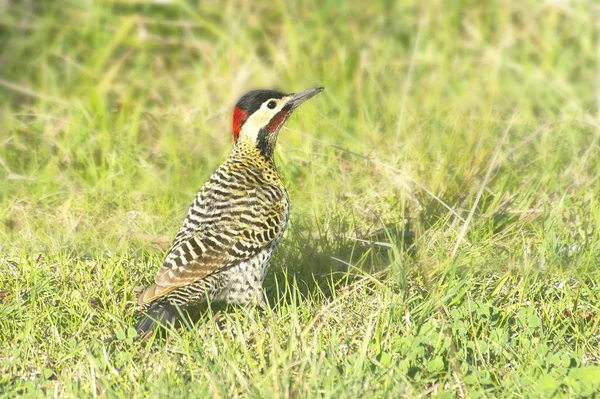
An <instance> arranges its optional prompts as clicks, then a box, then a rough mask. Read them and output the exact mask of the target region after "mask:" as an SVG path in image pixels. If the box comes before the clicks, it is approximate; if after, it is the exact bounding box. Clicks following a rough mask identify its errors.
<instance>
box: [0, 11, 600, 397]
mask: <svg viewBox="0 0 600 399" xmlns="http://www.w3.org/2000/svg"><path fill="white" fill-rule="evenodd" d="M599 18H600V7H599V6H598V5H597V4H596V3H595V2H594V1H592V0H589V1H586V0H580V1H569V2H567V1H536V0H519V1H511V0H495V1H493V0H489V1H475V0H472V1H470V0H453V1H442V0H438V1H435V0H434V1H427V2H421V1H398V2H395V1H374V2H369V3H368V4H367V3H366V2H359V1H348V2H341V1H310V0H309V1H305V2H302V3H299V2H298V3H296V2H283V1H272V2H249V1H234V2H218V1H206V2H188V1H176V0H173V1H170V0H163V1H144V0H139V1H135V0H132V1H100V2H92V1H73V0H72V1H63V2H52V1H34V0H29V1H27V0H23V1H16V0H4V1H1V2H0V252H1V255H0V315H3V316H2V317H1V319H2V320H0V330H1V332H0V371H2V373H0V374H2V376H0V392H1V391H3V390H4V391H5V392H7V395H9V396H11V395H16V394H22V395H33V396H36V395H40V394H46V395H51V394H53V392H54V390H56V392H59V393H60V394H61V395H66V396H71V395H72V396H89V395H108V396H111V395H114V396H117V397H118V396H121V395H125V396H130V395H134V396H147V395H155V396H157V395H158V396H160V395H182V394H183V393H184V392H188V391H187V389H191V390H192V391H193V392H202V393H203V394H205V395H212V396H214V397H219V396H224V397H230V396H235V395H241V396H265V397H268V396H281V397H295V396H300V397H311V396H313V395H314V394H315V393H316V392H320V394H321V395H323V396H329V397H340V395H348V394H350V395H367V396H374V397H386V396H388V397H398V395H404V396H408V397H416V396H419V395H421V394H424V395H437V394H442V393H443V391H444V390H445V389H447V390H448V391H447V392H450V393H451V395H458V396H459V397H461V396H460V395H467V396H478V395H484V396H485V395H498V396H505V395H517V394H519V395H525V396H527V395H533V396H539V395H541V396H546V395H550V394H556V395H559V396H560V395H566V396H572V395H575V396H576V395H585V394H589V393H590V392H593V391H594V390H596V389H600V387H598V386H595V385H586V384H585V383H582V382H581V381H582V380H583V381H591V380H593V379H594V378H595V379H596V380H598V377H599V376H600V371H599V370H598V369H597V368H596V369H590V368H588V367H587V366H588V365H590V364H595V363H596V362H597V359H598V349H597V348H598V337H599V335H600V332H599V330H598V325H599V323H598V322H599V321H600V316H599V315H598V313H597V311H598V303H600V289H599V288H598V286H597V283H596V281H597V277H598V274H597V266H598V264H599V262H600V240H599V233H598V226H600V208H599V205H598V198H600V188H599V184H598V178H599V176H600V156H599V152H600V144H599V140H600V133H599V132H600V28H599V26H600V25H599V24H598V21H599ZM321 85H322V86H325V87H326V90H325V92H324V93H323V94H321V95H320V96H318V97H316V98H315V99H314V100H311V101H310V102H309V103H307V104H306V105H304V106H303V107H302V109H300V110H298V112H296V113H295V115H294V116H293V117H292V118H291V119H290V120H289V121H288V122H287V123H286V128H284V130H283V131H282V132H281V134H280V137H279V141H278V147H277V150H276V160H277V164H278V168H279V170H280V171H281V174H282V175H283V178H284V180H285V182H286V185H287V187H288V190H289V192H290V196H291V200H292V221H291V225H290V229H289V233H288V234H287V236H286V238H285V239H284V241H283V243H282V246H281V248H280V250H279V251H278V253H277V256H276V258H275V260H274V263H273V267H272V270H273V273H272V274H271V275H270V276H269V278H268V279H267V284H266V290H267V295H268V296H269V298H270V302H271V304H272V305H273V307H274V309H275V311H276V312H277V313H278V314H279V316H280V319H279V321H278V322H276V323H274V324H273V323H271V324H270V323H269V322H267V321H265V320H255V319H254V318H252V317H249V316H247V315H245V313H244V312H243V310H237V311H235V310H234V311H233V314H227V315H226V316H225V317H226V321H225V322H224V323H225V325H226V326H229V327H230V328H229V329H228V328H223V331H231V329H234V330H235V327H236V326H239V325H242V326H245V327H244V328H242V329H241V330H242V331H245V330H247V329H256V331H257V334H258V335H259V336H263V335H264V337H263V338H262V339H264V340H265V341H264V342H263V343H261V344H257V343H256V342H250V343H249V342H248V341H247V340H245V341H244V340H242V341H240V340H239V339H241V338H239V337H237V336H236V337H237V338H235V339H234V338H233V337H229V336H228V335H227V334H226V333H224V332H223V331H221V330H218V329H217V330H215V331H213V330H210V328H212V327H210V325H209V326H206V325H202V323H201V327H199V329H196V330H194V331H193V332H184V333H182V336H178V338H177V339H174V341H171V342H170V343H169V344H168V345H167V346H166V347H164V346H163V345H162V344H149V346H144V345H143V344H139V343H137V342H136V341H131V339H130V338H131V337H129V336H128V335H127V334H129V330H128V326H130V325H132V324H133V323H134V320H135V291H136V289H135V288H136V287H137V286H143V285H146V284H148V283H149V282H150V281H151V280H152V278H153V276H154V274H155V272H156V270H157V269H158V267H159V265H160V263H161V261H162V258H163V256H164V247H165V245H168V244H169V242H170V239H171V237H172V236H173V235H174V233H175V232H176V231H177V229H178V228H179V226H180V224H181V221H182V219H183V216H184V214H185V212H186V210H187V207H188V206H189V204H190V202H191V200H192V199H193V197H194V195H195V193H196V191H197V190H198V189H199V188H200V186H201V185H202V183H203V182H204V180H205V179H206V178H207V177H208V176H209V175H210V173H211V172H212V171H213V170H214V169H215V168H216V167H217V166H218V165H219V163H220V162H222V161H223V160H224V159H225V158H226V157H227V155H228V153H229V150H230V149H231V146H232V136H231V112H232V108H233V105H234V104H235V102H236V101H237V99H238V98H239V96H241V95H242V94H243V93H245V92H246V91H247V90H250V89H254V88H274V89H279V90H282V91H286V92H293V91H299V90H303V89H306V88H310V87H315V86H321ZM372 276H374V277H372ZM348 287H350V288H348ZM357 287H358V291H357V290H356V288H357ZM347 290H350V291H347ZM349 292H350V293H352V294H348V293H349ZM340 293H342V294H340ZM473 301H475V302H473ZM477 301H479V302H477ZM336 309H337V310H336ZM474 309H480V310H477V311H475V310H474ZM338 311H339V312H341V313H339V314H338V313H336V312H338ZM315 312H317V313H316V315H315ZM453 312H454V313H453ZM532 312H533V313H532ZM407 315H408V316H407ZM317 316H318V317H317ZM236 317H237V319H236ZM240 318H241V321H240ZM313 318H316V319H313ZM321 318H322V319H321ZM492 319H493V320H495V321H493V322H492ZM317 320H320V321H318V322H317ZM371 320H374V321H373V323H374V324H373V325H371V324H369V323H371ZM410 320H412V321H410ZM515 320H516V321H515ZM228 323H229V324H228ZM240 323H241V324H240ZM290 323H291V324H290ZM296 323H297V324H299V325H304V326H306V327H305V328H306V330H303V331H302V333H301V334H300V335H299V336H298V341H294V340H293V339H291V338H289V337H290V334H291V336H292V337H293V336H294V333H293V332H290V331H294V327H293V326H294V325H296ZM519 323H521V324H519ZM461 326H462V327H461ZM207 329H209V330H207ZM252 331H254V330H252ZM265 331H267V332H265ZM461 331H462V332H461ZM115 332H116V333H117V336H119V337H121V338H120V339H121V341H122V342H121V341H120V343H119V345H121V346H120V347H118V348H117V349H118V350H117V355H113V353H112V352H110V353H108V352H106V347H105V346H103V345H104V344H103V343H102V342H103V341H102V338H103V337H106V336H108V335H111V334H114V333H115ZM186 334H187V335H186ZM199 334H200V335H199ZM214 334H216V335H214ZM240 334H242V335H243V332H240ZM431 334H433V335H431ZM461 334H462V335H461ZM494 334H496V335H494ZM307 336H310V337H311V340H312V338H313V337H314V339H315V340H314V342H313V341H310V340H306V337H307ZM66 337H76V338H71V339H74V342H71V341H68V343H67V338H66ZM215 337H217V338H215ZM508 337H511V338H510V339H509V338H508ZM300 338H302V339H300ZM262 339H261V340H262ZM261 340H258V341H261ZM210 342H218V344H216V343H215V344H214V345H217V346H218V347H219V350H218V351H217V352H218V353H220V355H219V354H217V355H214V354H213V355H214V356H215V357H214V358H213V357H210V356H208V355H207V354H206V353H205V352H202V350H200V348H203V345H207V343H210ZM532 342H533V345H531V344H529V345H528V344H527V343H532ZM484 344H485V348H487V349H482V348H483V347H484ZM153 345H154V346H153ZM256 345H258V347H257V346H256ZM269 345H271V346H269ZM540 347H541V348H545V349H542V350H541V352H539V351H540V349H539V348H540ZM12 348H19V353H14V351H13V350H12ZM190 348H192V349H190ZM265 348H267V349H265ZM268 348H271V349H268ZM344 348H345V349H344ZM506 348H508V349H506ZM190 350H191V352H192V353H195V354H197V356H199V357H198V358H197V359H195V361H194V362H191V360H190V356H191V357H192V358H193V357H194V355H190V354H189V353H188V352H189V351H190ZM215 350H216V349H215ZM186 351H188V352H186ZM219 351H221V352H219ZM186 353H187V354H186ZM223 353H225V354H226V356H224V355H223ZM461 353H463V354H464V355H461ZM540 353H541V354H540ZM182 354H183V355H182ZM278 354H279V355H278ZM186 356H187V357H186ZM553 356H554V357H553ZM183 358H185V359H187V360H184V359H183ZM228 358H229V359H235V360H233V361H232V362H231V363H228V362H226V360H227V359H228ZM207 359H212V360H210V361H208V360H207ZM215 359H217V360H215ZM540 359H542V360H540ZM548 359H550V360H548ZM552 359H554V360H552ZM180 362H181V363H180ZM536 362H537V363H536ZM190 363H193V365H190ZM114 365H116V366H115V367H116V369H114V367H113V366H114ZM159 365H162V366H160V367H163V368H164V370H166V371H165V372H164V373H159V372H158V371H156V367H159ZM181 365H185V366H181ZM111 367H113V369H114V370H117V369H118V371H117V372H116V374H115V373H114V372H113V371H112V370H113V369H111ZM182 367H183V369H184V370H182V369H181V368H182ZM96 368H97V369H96ZM152 370H154V371H152ZM177 370H179V371H177ZM270 370H277V372H275V371H273V375H271V374H270V373H271V371H270ZM281 370H286V371H285V372H282V373H281V374H280V373H279V372H280V371H281ZM557 370H558V371H557ZM573 370H575V371H573ZM590 370H591V371H590ZM153 373H156V375H158V376H159V377H156V378H155V377H153V376H154V375H155V374H153ZM578 373H579V374H578ZM586 373H590V374H589V375H588V374H586ZM582 376H583V377H582ZM585 376H588V377H589V376H595V377H594V378H592V379H590V378H587V377H585ZM209 377H211V378H209ZM213 377H214V379H212V378H213ZM96 380H98V383H96ZM24 381H28V382H27V383H25V382H24ZM100 382H101V384H100ZM99 385H102V387H101V388H99ZM159 387H163V388H159ZM232 387H234V388H232ZM586 389H587V390H586Z"/></svg>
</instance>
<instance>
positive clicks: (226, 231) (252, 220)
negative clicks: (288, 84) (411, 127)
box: [136, 87, 324, 335]
mask: <svg viewBox="0 0 600 399" xmlns="http://www.w3.org/2000/svg"><path fill="white" fill-rule="evenodd" d="M323 90H324V87H317V88H313V89H308V90H304V91H300V92H296V93H291V94H285V93H282V92H280V91H276V90H253V91H250V92H248V93H246V94H244V95H243V96H242V97H241V98H240V99H239V101H238V102H237V104H236V106H235V108H234V110H233V142H234V144H233V148H232V150H231V152H230V154H229V157H228V158H227V159H226V160H225V161H224V162H223V163H222V164H221V166H219V167H218V168H217V169H216V170H215V171H214V173H213V174H212V175H211V176H210V178H209V179H208V180H207V181H206V182H205V183H204V185H203V186H202V188H201V189H200V191H199V192H198V194H197V195H196V197H195V198H194V200H193V202H192V204H191V206H190V208H189V210H188V212H187V215H186V216H185V219H184V221H183V225H182V227H181V229H180V230H179V232H178V233H177V234H176V235H175V238H174V240H173V243H172V244H171V247H170V249H169V251H168V253H167V255H166V257H165V259H164V261H163V263H162V266H161V267H160V269H159V271H158V273H157V275H156V278H155V281H154V284H153V285H151V286H149V287H147V288H146V289H145V290H144V291H143V292H142V293H141V294H140V295H139V296H138V305H139V308H140V310H141V317H140V318H139V321H138V323H137V327H136V330H137V333H138V335H149V334H150V332H151V331H154V330H155V329H156V327H157V326H167V325H168V324H173V323H174V322H175V321H176V320H177V318H178V316H179V314H180V312H181V311H182V310H184V309H186V308H187V307H188V306H190V305H193V304H199V303H202V302H205V301H207V300H208V301H209V302H210V303H213V302H224V303H227V304H236V305H248V304H252V303H254V304H255V305H256V306H258V307H259V308H266V307H267V304H266V300H265V298H264V296H263V290H262V284H263V280H264V277H265V274H266V272H267V270H268V266H269V263H270V261H271V258H272V257H273V254H274V252H275V250H276V249H277V246H278V245H279V243H280V242H281V239H282V237H283V233H284V232H285V230H286V228H287V226H288V222H289V218H290V201H289V196H288V192H287V190H286V188H285V186H284V184H283V181H282V179H281V176H280V174H279V172H278V170H277V167H276V165H275V159H274V150H275V144H276V142H277V137H278V135H279V131H280V130H281V128H282V126H283V124H284V123H285V121H286V120H287V119H288V118H289V117H290V115H291V114H292V113H293V112H294V110H296V109H297V108H298V107H299V106H300V105H301V104H302V103H304V102H305V101H306V100H308V99H310V98H312V97H313V96H315V95H317V94H319V93H320V92H322V91H323Z"/></svg>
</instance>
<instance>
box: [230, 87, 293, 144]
mask: <svg viewBox="0 0 600 399" xmlns="http://www.w3.org/2000/svg"><path fill="white" fill-rule="evenodd" d="M287 100H288V97H283V98H281V99H280V100H277V107H276V108H275V109H269V108H267V107H261V108H259V109H258V110H257V111H256V112H254V113H253V114H252V115H250V117H249V118H248V119H247V120H246V122H244V124H243V125H242V130H241V131H240V135H243V136H246V137H252V138H254V139H256V138H257V137H258V132H259V131H260V129H262V128H263V127H265V126H266V125H267V124H268V123H269V121H270V120H271V118H273V116H275V115H276V114H277V113H278V112H279V111H280V110H281V109H282V108H283V106H284V105H285V104H286V103H287Z"/></svg>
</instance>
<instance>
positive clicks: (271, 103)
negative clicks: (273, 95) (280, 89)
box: [267, 100, 277, 109]
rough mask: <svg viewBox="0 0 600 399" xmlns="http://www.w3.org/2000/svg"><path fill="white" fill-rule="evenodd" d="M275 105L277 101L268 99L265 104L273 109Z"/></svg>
mask: <svg viewBox="0 0 600 399" xmlns="http://www.w3.org/2000/svg"><path fill="white" fill-rule="evenodd" d="M276 106H277V103H276V102H275V101H273V100H271V101H269V103H268V104H267V107H268V108H270V109H275V107H276Z"/></svg>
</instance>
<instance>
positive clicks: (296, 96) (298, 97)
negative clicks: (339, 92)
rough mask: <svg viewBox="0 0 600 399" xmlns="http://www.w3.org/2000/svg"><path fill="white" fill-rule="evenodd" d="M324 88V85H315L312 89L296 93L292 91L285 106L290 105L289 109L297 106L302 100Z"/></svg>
mask: <svg viewBox="0 0 600 399" xmlns="http://www.w3.org/2000/svg"><path fill="white" fill-rule="evenodd" d="M323 90H325V88H324V87H316V88H314V89H308V90H304V91H299V92H298V93H293V94H292V95H291V96H292V97H291V98H290V99H289V100H288V103H287V106H291V111H293V110H294V109H296V108H298V107H299V106H300V104H302V103H303V102H304V101H306V100H308V99H309V98H312V97H314V96H316V95H317V94H319V93H320V92H322V91H323Z"/></svg>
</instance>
